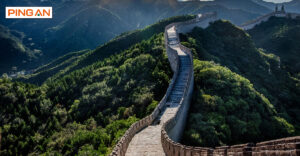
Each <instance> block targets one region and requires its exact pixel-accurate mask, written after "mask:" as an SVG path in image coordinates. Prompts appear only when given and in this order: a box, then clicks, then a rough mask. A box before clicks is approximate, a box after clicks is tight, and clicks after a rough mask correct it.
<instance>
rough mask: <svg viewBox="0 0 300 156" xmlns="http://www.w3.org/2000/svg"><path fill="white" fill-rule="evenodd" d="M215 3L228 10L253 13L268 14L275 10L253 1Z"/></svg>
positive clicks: (224, 0) (216, 0) (228, 0)
mask: <svg viewBox="0 0 300 156" xmlns="http://www.w3.org/2000/svg"><path fill="white" fill-rule="evenodd" d="M215 3H217V4H222V5H224V6H226V7H228V8H232V9H241V10H246V11H249V12H253V13H259V14H266V13H270V12H271V11H272V10H274V8H268V7H265V6H263V5H260V4H259V3H255V2H253V0H215Z"/></svg>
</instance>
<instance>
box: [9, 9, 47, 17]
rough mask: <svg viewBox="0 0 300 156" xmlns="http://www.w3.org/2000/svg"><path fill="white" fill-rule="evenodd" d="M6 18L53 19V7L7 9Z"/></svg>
mask: <svg viewBox="0 0 300 156" xmlns="http://www.w3.org/2000/svg"><path fill="white" fill-rule="evenodd" d="M6 18H52V7H6Z"/></svg>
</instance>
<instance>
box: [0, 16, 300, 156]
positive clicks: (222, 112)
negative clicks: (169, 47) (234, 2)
mask: <svg viewBox="0 0 300 156" xmlns="http://www.w3.org/2000/svg"><path fill="white" fill-rule="evenodd" d="M193 17H194V16H178V17H173V18H169V19H165V20H161V21H160V22H158V23H155V24H153V25H150V26H148V27H146V28H144V29H141V30H136V31H132V32H127V33H123V34H122V35H120V36H118V37H116V38H115V39H113V40H111V41H109V42H107V43H105V44H103V45H101V46H99V47H98V48H96V49H95V50H83V51H78V52H72V53H69V54H66V55H63V56H61V57H59V58H58V59H56V60H54V61H52V62H50V63H49V64H47V65H44V66H41V67H40V68H38V69H37V70H36V72H35V73H34V74H32V75H29V76H26V77H23V78H19V79H17V81H23V82H30V83H33V84H37V85H39V86H35V85H32V84H27V83H20V82H17V81H16V80H15V81H12V80H10V79H9V78H7V77H4V78H2V79H0V135H1V137H0V138H1V140H0V146H1V148H0V149H1V151H0V155H20V154H25V155H27V154H32V155H41V154H46V155H47V154H48V155H81V154H86V155H108V154H109V153H110V151H111V148H112V147H113V146H114V145H115V144H116V142H117V140H118V139H119V138H120V137H121V136H122V135H123V134H124V133H125V131H126V130H127V129H128V128H129V126H130V125H131V124H132V123H133V122H135V121H137V120H139V119H141V118H143V117H145V116H146V115H147V114H149V113H151V111H152V110H153V109H154V108H155V107H156V105H157V104H158V102H159V101H160V100H161V98H162V96H163V95H164V94H165V91H166V89H167V87H168V85H169V82H170V78H171V76H172V72H171V69H170V67H169V63H168V59H167V56H166V53H165V48H164V37H163V31H164V28H165V26H166V25H168V24H170V23H173V22H178V21H186V20H188V19H191V18H193ZM272 20H275V21H277V20H279V22H278V21H277V22H274V21H273V22H272ZM281 20H283V19H276V18H275V19H271V20H270V21H268V22H272V23H273V25H277V24H278V23H279V24H278V27H276V26H274V28H272V27H271V30H272V31H270V32H269V31H266V35H265V37H266V39H265V40H255V43H254V42H253V41H252V38H251V37H250V35H249V34H247V33H246V32H244V31H243V30H241V29H240V28H238V27H236V26H234V25H233V24H231V23H230V22H228V21H216V22H214V23H212V24H211V25H210V26H209V27H208V28H206V29H202V28H195V29H194V30H193V31H192V32H191V33H188V34H181V35H180V37H181V40H182V41H183V42H182V44H184V45H185V46H187V47H190V48H191V49H192V51H193V54H194V65H195V69H194V71H195V90H194V95H193V102H192V104H191V109H190V113H189V117H188V122H187V123H188V124H187V127H186V130H185V133H184V138H183V143H185V144H188V145H201V146H217V145H224V144H236V143H245V142H256V141H262V140H266V139H273V138H280V137H286V136H291V135H296V134H299V130H300V127H299V115H298V114H299V110H300V109H299V105H298V104H299V96H300V88H299V77H297V76H291V74H290V73H291V71H288V68H285V67H284V66H285V65H284V58H286V59H289V57H285V56H280V55H279V54H278V56H276V55H274V54H273V53H271V52H267V51H265V50H263V49H258V48H257V47H256V45H258V44H259V43H268V42H271V41H269V40H271V39H272V38H271V37H270V36H272V35H268V34H269V33H271V34H273V33H274V34H284V35H283V36H285V37H288V36H289V35H290V33H287V34H285V33H284V32H288V31H282V28H281V27H282V23H284V21H281ZM280 21H281V22H280ZM287 21H289V20H287ZM285 22H286V21H285ZM287 23H297V22H296V21H294V20H291V21H289V22H287ZM265 24H266V23H262V24H261V25H259V26H258V27H256V28H254V29H253V30H250V31H249V32H250V34H251V35H252V36H253V38H254V39H255V38H256V37H255V36H256V35H258V34H259V33H260V30H261V29H268V28H266V27H264V25H265ZM285 25H288V24H285ZM291 25H292V24H290V26H288V28H291V30H293V29H295V28H293V27H292V26H291ZM259 27H263V28H259ZM295 27H296V26H295ZM279 30H280V31H279ZM284 30H286V29H284ZM287 30H288V29H287ZM252 31H253V32H252ZM278 31H279V32H278ZM279 36H280V35H279ZM296 36H297V35H296ZM290 37H291V38H294V37H295V36H293V35H291V36H290ZM257 38H260V37H259V36H258V37H257ZM279 41H280V39H278V42H279ZM281 42H283V41H281ZM279 43H280V42H279ZM292 44H297V42H295V43H292ZM295 47H296V46H291V49H294V48H295ZM272 48H273V47H272ZM266 49H267V47H266ZM274 53H275V52H274ZM290 53H291V54H293V50H291V52H290ZM286 55H288V54H286ZM279 57H280V58H279ZM208 61H211V62H208ZM289 72H290V73H289ZM296 75H297V74H296ZM274 86H276V87H274Z"/></svg>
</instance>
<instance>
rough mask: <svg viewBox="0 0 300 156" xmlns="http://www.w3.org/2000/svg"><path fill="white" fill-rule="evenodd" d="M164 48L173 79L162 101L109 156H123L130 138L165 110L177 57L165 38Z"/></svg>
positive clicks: (176, 65) (176, 68)
mask: <svg viewBox="0 0 300 156" xmlns="http://www.w3.org/2000/svg"><path fill="white" fill-rule="evenodd" d="M173 24H174V23H172V24H170V25H168V26H167V27H168V28H170V27H172V25H173ZM167 27H166V28H165V32H164V33H165V35H164V36H165V37H166V33H167ZM165 46H166V49H167V52H168V51H169V52H170V54H171V56H169V54H168V58H170V57H171V58H172V59H169V62H170V65H171V68H172V70H173V77H172V79H171V82H170V83H169V87H168V89H167V91H166V94H165V95H164V97H163V98H162V100H161V101H160V102H159V104H158V105H157V106H156V108H155V109H154V111H153V112H152V113H151V114H150V115H148V116H146V117H145V118H143V119H141V120H139V121H137V122H135V123H133V124H132V125H131V126H130V128H129V129H128V130H127V131H126V132H125V134H124V135H123V136H122V137H121V138H120V139H119V141H118V143H117V144H116V146H115V147H114V149H113V150H112V152H111V154H110V156H125V153H126V151H127V148H128V146H129V143H130V141H131V140H132V138H133V137H134V135H135V134H136V133H138V132H139V131H141V130H142V129H144V128H145V127H147V126H149V125H151V124H152V123H153V122H154V121H155V119H156V118H157V117H158V116H159V114H160V113H161V111H162V110H163V109H164V108H165V105H166V102H167V98H168V97H169V95H170V93H171V91H172V89H173V87H174V85H175V80H176V79H177V75H178V70H179V57H178V55H177V52H176V51H175V50H174V49H172V48H171V47H170V46H169V45H168V39H167V38H165Z"/></svg>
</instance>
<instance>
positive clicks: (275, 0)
mask: <svg viewBox="0 0 300 156" xmlns="http://www.w3.org/2000/svg"><path fill="white" fill-rule="evenodd" d="M264 1H266V2H274V3H282V2H289V1H292V0H264Z"/></svg>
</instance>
